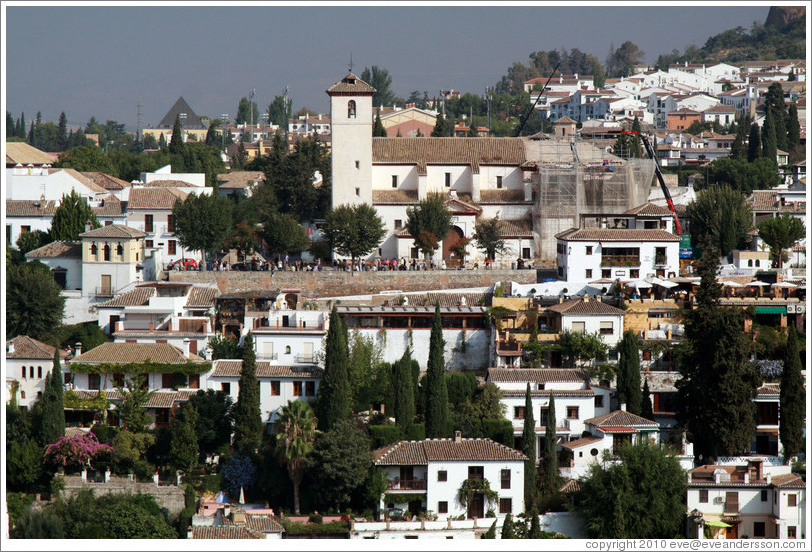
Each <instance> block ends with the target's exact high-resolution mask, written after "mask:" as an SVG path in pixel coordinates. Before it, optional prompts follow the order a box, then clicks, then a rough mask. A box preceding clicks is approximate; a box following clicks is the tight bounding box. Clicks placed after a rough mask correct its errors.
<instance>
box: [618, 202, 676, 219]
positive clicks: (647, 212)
mask: <svg viewBox="0 0 812 552" xmlns="http://www.w3.org/2000/svg"><path fill="white" fill-rule="evenodd" d="M623 214H624V215H640V216H660V215H672V214H673V213H672V212H671V211H670V210H669V209H668V207H662V206H660V205H655V204H654V203H651V202H650V201H649V202H648V203H644V204H643V205H638V206H637V207H632V208H631V209H629V210H628V211H626V212H625V213H623Z"/></svg>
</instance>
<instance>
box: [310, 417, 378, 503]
mask: <svg viewBox="0 0 812 552" xmlns="http://www.w3.org/2000/svg"><path fill="white" fill-rule="evenodd" d="M370 448H371V443H370V438H369V436H368V435H367V433H366V431H364V430H363V429H361V428H359V427H358V425H357V424H356V422H355V421H354V420H350V419H346V420H340V421H339V422H337V423H336V424H335V425H334V426H333V428H332V429H330V431H326V432H324V433H322V434H321V435H318V436H317V437H316V443H315V450H314V453H313V456H312V457H311V461H310V462H309V465H310V467H311V469H312V470H313V471H314V472H315V473H316V480H317V481H318V485H319V489H320V492H319V495H320V498H321V499H322V500H323V501H324V502H323V503H324V505H325V506H330V507H332V506H335V509H336V511H338V512H340V511H341V510H342V507H343V506H346V505H347V504H348V503H349V502H350V499H351V498H352V496H353V495H354V494H355V493H356V491H358V490H360V489H362V487H363V485H364V483H365V482H366V480H367V478H368V477H369V466H370V464H371V463H372V452H371V450H370Z"/></svg>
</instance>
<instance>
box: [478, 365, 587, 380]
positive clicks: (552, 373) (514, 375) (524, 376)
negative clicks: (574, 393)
mask: <svg viewBox="0 0 812 552" xmlns="http://www.w3.org/2000/svg"><path fill="white" fill-rule="evenodd" d="M588 377H589V375H588V374H587V372H586V370H581V369H578V368H490V369H489V370H488V379H489V380H490V381H492V382H494V383H497V382H498V383H518V382H531V383H547V382H571V383H575V382H583V381H585V380H586V379H588Z"/></svg>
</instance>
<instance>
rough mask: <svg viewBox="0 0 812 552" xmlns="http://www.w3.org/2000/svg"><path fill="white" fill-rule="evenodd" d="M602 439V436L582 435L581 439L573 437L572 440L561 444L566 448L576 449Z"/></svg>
mask: <svg viewBox="0 0 812 552" xmlns="http://www.w3.org/2000/svg"><path fill="white" fill-rule="evenodd" d="M600 441H603V439H602V438H601V437H581V438H580V439H573V440H572V441H567V442H566V443H561V446H562V447H563V448H565V449H569V450H575V449H577V448H581V447H585V446H587V445H591V444H593V443H598V442H600Z"/></svg>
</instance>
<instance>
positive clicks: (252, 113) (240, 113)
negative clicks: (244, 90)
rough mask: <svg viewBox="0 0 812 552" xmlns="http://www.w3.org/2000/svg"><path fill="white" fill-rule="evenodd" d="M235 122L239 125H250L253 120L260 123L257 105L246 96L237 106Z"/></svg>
mask: <svg viewBox="0 0 812 552" xmlns="http://www.w3.org/2000/svg"><path fill="white" fill-rule="evenodd" d="M252 117H253V118H252ZM234 120H235V122H236V123H237V124H238V125H243V124H249V123H250V122H251V121H252V120H253V121H254V124H257V123H258V122H259V108H258V107H257V103H256V102H250V101H248V98H246V97H245V96H243V97H242V98H240V103H238V104H237V117H236V118H235V119H234Z"/></svg>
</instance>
